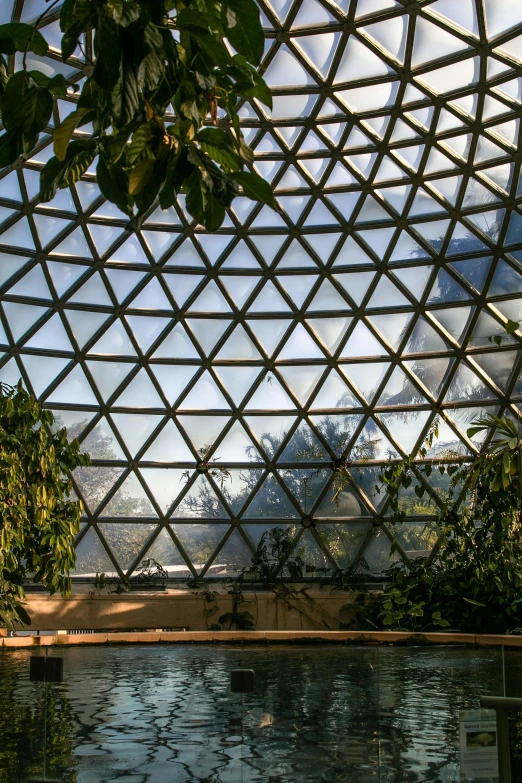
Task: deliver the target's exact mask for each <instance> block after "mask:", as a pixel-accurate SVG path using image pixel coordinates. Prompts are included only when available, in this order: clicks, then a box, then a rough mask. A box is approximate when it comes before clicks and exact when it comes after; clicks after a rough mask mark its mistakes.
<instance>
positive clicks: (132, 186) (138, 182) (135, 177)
mask: <svg viewBox="0 0 522 783" xmlns="http://www.w3.org/2000/svg"><path fill="white" fill-rule="evenodd" d="M154 164H155V161H154V160H145V161H143V163H138V165H137V166H134V168H133V169H132V171H131V172H130V174H129V193H131V195H135V194H136V193H139V192H140V191H142V190H143V188H144V187H145V186H146V185H148V184H149V182H150V181H151V179H152V174H153V172H154Z"/></svg>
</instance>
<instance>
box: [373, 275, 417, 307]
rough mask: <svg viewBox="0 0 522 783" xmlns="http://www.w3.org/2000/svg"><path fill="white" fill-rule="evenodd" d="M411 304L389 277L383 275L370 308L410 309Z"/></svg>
mask: <svg viewBox="0 0 522 783" xmlns="http://www.w3.org/2000/svg"><path fill="white" fill-rule="evenodd" d="M408 306H411V302H410V301H409V300H408V299H407V298H406V297H405V296H404V294H402V293H401V292H400V291H399V289H398V288H397V286H396V285H395V284H394V283H392V281H391V280H390V278H389V277H386V276H385V275H382V277H381V279H380V280H379V282H378V283H377V287H376V288H375V290H374V292H373V294H372V296H371V298H370V301H369V302H368V307H370V308H371V307H376V308H383V307H408Z"/></svg>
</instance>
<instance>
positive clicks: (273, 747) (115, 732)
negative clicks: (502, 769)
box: [0, 646, 522, 783]
mask: <svg viewBox="0 0 522 783" xmlns="http://www.w3.org/2000/svg"><path fill="white" fill-rule="evenodd" d="M53 652H54V651H53ZM60 654H61V655H63V656H64V658H65V673H66V674H65V676H66V680H67V683H66V685H65V686H63V688H58V689H56V690H55V691H53V692H52V693H51V699H50V705H51V706H50V707H49V712H48V717H49V721H50V747H51V750H52V757H53V765H52V768H51V772H52V773H53V774H55V775H56V777H58V778H59V779H60V780H63V781H65V783H106V782H107V783H109V781H120V782H121V781H124V783H165V781H176V783H178V781H180V783H181V782H184V781H186V782H187V783H189V781H190V783H196V782H199V783H236V782H237V783H239V781H256V782H258V781H259V782H263V783H294V782H295V781H298V782H299V783H317V782H318V781H319V782H320V783H331V781H346V783H348V781H350V783H367V781H371V780H376V781H377V780H379V781H383V782H385V783H414V782H416V781H433V782H434V783H435V781H437V783H439V782H440V781H443V782H445V783H450V782H451V783H453V781H457V780H458V779H459V769H458V722H457V721H458V711H459V710H460V709H464V708H472V707H476V706H477V704H478V697H479V695H481V694H485V693H497V694H498V693H501V692H502V668H501V654H500V651H499V650H498V649H479V650H470V649H463V648H457V647H454V648H450V647H448V648H436V649H435V648H393V647H392V648H370V647H358V648H356V647H339V646H336V647H331V646H320V647H319V646H318V647H305V648H296V647H271V648H264V647H250V648H248V647H247V648H244V649H240V648H233V647H226V648H219V647H218V648H216V647H206V646H198V647H188V646H187V647H185V646H180V647H167V646H165V647H139V646H136V647H126V648H110V647H109V648H102V647H97V648H91V649H82V648H69V649H64V650H63V651H60ZM28 658H29V653H28V652H27V651H17V652H14V651H10V652H7V653H5V654H2V655H0V674H1V681H0V682H1V684H0V716H1V718H0V781H1V783H12V781H17V783H25V781H26V780H27V777H28V776H30V775H34V774H35V772H37V771H38V770H41V741H40V736H41V717H42V712H41V709H42V707H41V700H40V697H41V686H36V685H34V684H31V683H29V682H28V674H27V672H28V663H29V661H28ZM506 661H507V680H506V683H507V693H508V695H509V694H511V695H519V693H518V691H519V689H520V682H521V681H522V680H521V678H520V674H521V672H522V654H521V653H519V652H508V653H506ZM236 667H245V668H253V669H254V670H255V672H256V691H255V693H254V694H253V695H244V696H241V695H239V694H231V693H230V689H229V672H230V670H231V669H233V668H236ZM517 689H518V690H517ZM517 731H518V734H517V736H516V737H515V736H514V740H515V742H516V741H517V740H518V737H519V736H520V730H517ZM513 780H514V781H519V780H520V772H519V771H518V770H517V769H515V771H514V776H513Z"/></svg>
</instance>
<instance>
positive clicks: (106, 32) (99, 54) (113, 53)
mask: <svg viewBox="0 0 522 783" xmlns="http://www.w3.org/2000/svg"><path fill="white" fill-rule="evenodd" d="M94 43H95V51H96V65H95V66H94V74H93V78H94V80H95V81H96V83H97V84H99V85H100V87H103V88H104V89H106V90H112V89H113V88H114V87H115V86H116V83H117V81H118V79H119V78H120V63H121V58H122V47H121V38H120V31H119V28H118V26H117V25H116V24H115V23H114V22H113V21H112V20H111V19H109V18H108V17H107V16H106V15H105V14H103V13H101V12H100V14H99V24H98V28H97V30H96V34H95V37H94ZM122 124H123V125H125V123H122Z"/></svg>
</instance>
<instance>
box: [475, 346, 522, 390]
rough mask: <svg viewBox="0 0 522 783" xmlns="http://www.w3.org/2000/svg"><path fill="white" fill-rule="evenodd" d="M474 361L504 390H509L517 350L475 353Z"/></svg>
mask: <svg viewBox="0 0 522 783" xmlns="http://www.w3.org/2000/svg"><path fill="white" fill-rule="evenodd" d="M473 361H474V362H476V363H477V364H478V366H479V367H480V369H481V370H483V371H484V373H485V374H486V375H487V376H488V378H489V379H490V380H491V381H492V382H493V383H494V384H495V386H496V387H497V388H498V389H500V390H501V391H502V392H505V391H506V390H507V387H508V384H509V381H510V379H511V373H512V371H513V368H514V366H515V363H516V361H517V352H516V351H495V353H484V354H476V353H474V354H473Z"/></svg>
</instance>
